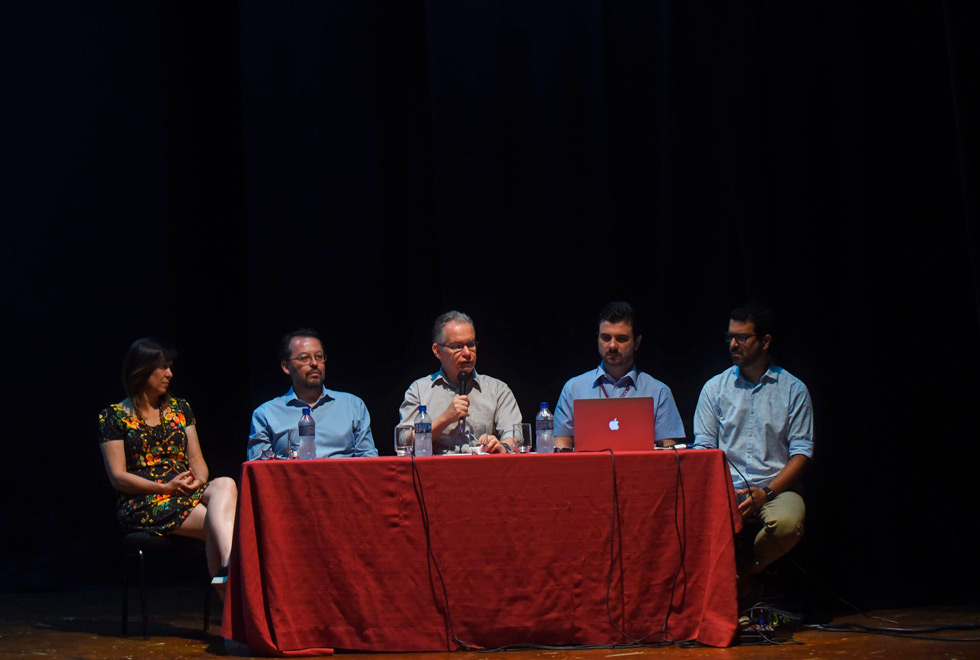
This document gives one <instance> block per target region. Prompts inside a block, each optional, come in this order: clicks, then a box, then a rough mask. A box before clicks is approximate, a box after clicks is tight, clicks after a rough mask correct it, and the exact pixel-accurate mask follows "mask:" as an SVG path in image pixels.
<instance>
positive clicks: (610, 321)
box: [555, 302, 684, 448]
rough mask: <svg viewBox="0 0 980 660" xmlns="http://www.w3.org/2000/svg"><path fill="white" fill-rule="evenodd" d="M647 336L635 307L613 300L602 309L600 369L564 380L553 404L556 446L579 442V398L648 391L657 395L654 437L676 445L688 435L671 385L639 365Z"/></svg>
mask: <svg viewBox="0 0 980 660" xmlns="http://www.w3.org/2000/svg"><path fill="white" fill-rule="evenodd" d="M642 340H643V335H641V334H640V326H639V323H638V322H637V318H636V313H635V311H634V310H633V307H632V306H631V305H630V304H629V303H627V302H612V303H609V304H608V305H606V306H605V307H604V308H603V309H602V311H601V312H600V313H599V355H600V357H602V362H601V363H600V364H599V366H598V368H596V369H593V370H592V371H587V372H585V373H584V374H582V375H581V376H576V377H575V378H572V379H570V380H569V381H568V382H567V383H565V387H563V388H562V390H561V396H560V397H559V398H558V405H557V406H555V446H556V447H558V448H569V447H573V446H574V442H575V438H574V436H575V419H574V403H575V400H576V399H603V398H616V397H637V396H648V397H651V398H653V408H654V415H655V418H654V437H655V438H656V439H657V443H658V444H661V443H662V444H663V445H665V446H669V445H673V444H675V443H676V442H677V441H679V440H681V439H683V438H684V423H683V422H682V421H681V416H680V414H679V413H678V412H677V404H675V403H674V396H673V395H672V394H671V393H670V388H669V387H667V386H666V385H664V384H663V383H661V382H660V381H659V380H657V379H656V378H654V377H653V376H651V375H650V374H648V373H644V372H642V371H640V370H639V369H638V368H637V367H636V360H635V354H636V351H637V350H638V349H639V348H640V342H641V341H642Z"/></svg>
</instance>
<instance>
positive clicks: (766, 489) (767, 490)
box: [762, 486, 776, 502]
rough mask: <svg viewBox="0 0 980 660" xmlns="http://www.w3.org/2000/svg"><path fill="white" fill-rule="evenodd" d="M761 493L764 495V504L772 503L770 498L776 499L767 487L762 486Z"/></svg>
mask: <svg viewBox="0 0 980 660" xmlns="http://www.w3.org/2000/svg"><path fill="white" fill-rule="evenodd" d="M762 492H763V493H765V494H766V502H772V498H774V497H776V493H775V491H773V489H772V488H770V487H769V486H763V487H762Z"/></svg>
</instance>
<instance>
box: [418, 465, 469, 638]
mask: <svg viewBox="0 0 980 660" xmlns="http://www.w3.org/2000/svg"><path fill="white" fill-rule="evenodd" d="M411 457H412V487H413V489H414V490H415V499H416V500H418V503H419V510H420V513H421V514H422V529H423V530H424V531H425V552H426V557H427V558H428V560H429V561H431V562H432V566H433V567H435V570H436V576H437V577H438V578H439V587H440V589H441V590H442V599H443V603H445V606H446V627H447V628H448V629H449V634H450V635H451V636H452V639H453V641H454V642H456V643H457V644H458V645H460V646H461V647H463V648H464V649H466V650H467V651H481V650H483V648H482V647H480V646H474V645H472V644H467V643H466V642H464V641H463V640H461V639H460V638H459V637H457V636H456V629H455V627H454V626H453V615H452V611H451V609H450V607H449V592H448V591H447V590H446V580H445V579H444V578H443V576H442V569H440V568H439V562H438V561H437V560H436V555H435V553H434V552H433V551H432V534H431V532H430V528H429V510H428V508H427V507H426V504H425V492H424V491H423V488H422V477H421V475H420V474H419V468H418V465H417V464H416V463H415V452H414V451H413V452H412V454H411Z"/></svg>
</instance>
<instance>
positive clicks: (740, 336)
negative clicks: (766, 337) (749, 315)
mask: <svg viewBox="0 0 980 660" xmlns="http://www.w3.org/2000/svg"><path fill="white" fill-rule="evenodd" d="M758 336H759V335H750V334H747V333H745V332H726V333H725V343H726V344H731V343H732V340H733V339H734V340H735V341H736V342H737V343H738V345H739V346H741V345H742V344H744V343H745V342H747V341H748V340H749V337H758Z"/></svg>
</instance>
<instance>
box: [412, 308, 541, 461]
mask: <svg viewBox="0 0 980 660" xmlns="http://www.w3.org/2000/svg"><path fill="white" fill-rule="evenodd" d="M478 346H479V342H478V341H477V339H476V329H475V326H474V325H473V319H471V318H470V317H469V316H468V315H467V314H464V313H462V312H458V311H455V310H453V311H451V312H446V313H445V314H442V315H441V316H439V318H437V319H436V321H435V323H434V324H433V326H432V353H433V355H435V356H436V359H437V360H439V363H440V365H441V368H440V369H439V371H437V372H436V373H434V374H432V375H430V376H425V377H423V378H419V379H418V380H416V381H415V382H414V383H412V384H411V385H409V386H408V390H406V391H405V400H404V401H403V402H402V405H401V407H400V408H399V409H398V415H399V422H398V426H399V427H404V428H409V427H411V426H412V425H413V424H414V422H415V416H416V415H418V412H419V406H420V405H424V406H425V407H426V412H427V413H428V414H429V416H430V417H431V418H432V451H433V453H434V454H450V453H456V454H459V453H472V452H473V451H476V450H478V449H479V448H480V447H481V446H482V447H483V451H485V452H487V453H491V454H495V453H501V452H510V451H513V449H514V443H513V439H512V432H513V428H514V425H515V424H520V423H521V420H522V418H521V410H520V408H518V406H517V400H516V399H515V398H514V394H513V392H511V391H510V388H509V387H507V385H506V384H505V383H504V382H503V381H500V380H497V379H496V378H491V377H490V376H487V375H486V374H478V373H477V372H476V354H477V347H478ZM461 372H468V373H469V374H470V378H469V379H468V381H466V383H465V388H466V391H465V392H464V391H461V390H460V380H459V374H460V373H461ZM498 430H499V431H501V433H500V437H498V436H497V431H498Z"/></svg>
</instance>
